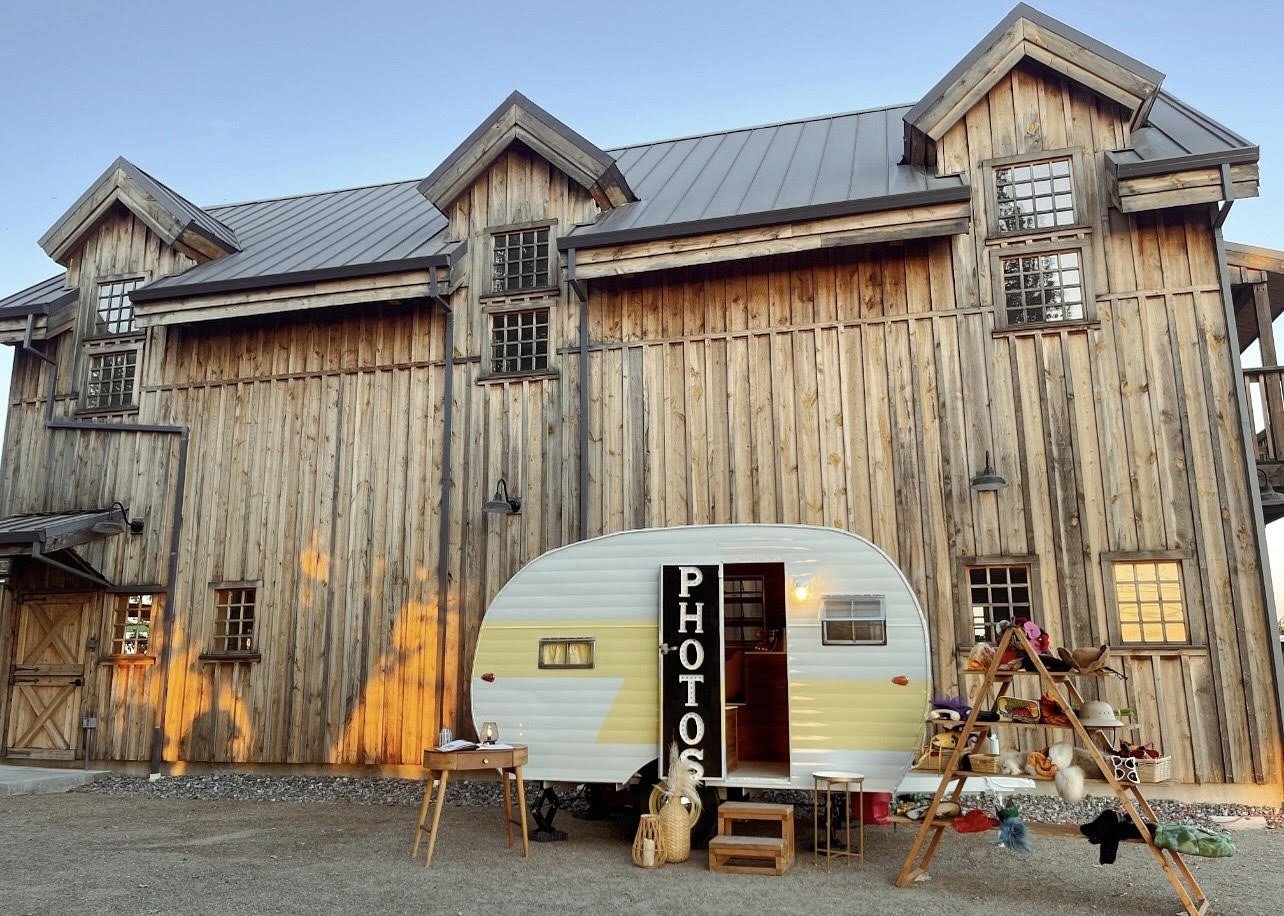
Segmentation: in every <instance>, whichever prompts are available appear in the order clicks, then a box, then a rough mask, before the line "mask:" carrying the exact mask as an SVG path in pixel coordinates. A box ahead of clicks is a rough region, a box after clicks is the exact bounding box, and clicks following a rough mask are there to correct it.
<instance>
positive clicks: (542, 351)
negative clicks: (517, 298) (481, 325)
mask: <svg viewBox="0 0 1284 916" xmlns="http://www.w3.org/2000/svg"><path fill="white" fill-rule="evenodd" d="M548 315H549V309H548V308H547V307H544V308H522V309H512V310H506V311H496V312H492V313H491V316H490V371H491V373H492V374H495V375H517V374H521V373H527V372H545V371H547V370H548Z"/></svg>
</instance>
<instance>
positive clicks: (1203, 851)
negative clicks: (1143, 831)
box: [1155, 824, 1235, 859]
mask: <svg viewBox="0 0 1284 916" xmlns="http://www.w3.org/2000/svg"><path fill="white" fill-rule="evenodd" d="M1155 845H1156V846H1158V847H1159V848H1160V849H1171V850H1172V851H1173V852H1179V853H1181V854H1182V855H1187V856H1204V857H1205V858H1208V859H1220V858H1224V857H1226V856H1233V855H1235V844H1234V843H1232V842H1231V838H1230V837H1228V836H1226V835H1225V834H1221V833H1213V831H1211V830H1206V829H1204V828H1203V827H1196V826H1195V825H1193V824H1160V825H1159V826H1157V827H1156V828H1155Z"/></svg>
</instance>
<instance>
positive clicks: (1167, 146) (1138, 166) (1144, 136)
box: [1107, 89, 1259, 178]
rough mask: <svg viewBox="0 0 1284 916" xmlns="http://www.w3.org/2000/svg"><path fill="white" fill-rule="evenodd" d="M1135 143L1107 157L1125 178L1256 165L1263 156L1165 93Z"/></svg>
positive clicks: (1228, 131)
mask: <svg viewBox="0 0 1284 916" xmlns="http://www.w3.org/2000/svg"><path fill="white" fill-rule="evenodd" d="M1132 140H1133V144H1132V146H1131V147H1130V148H1128V149H1123V150H1118V151H1117V152H1112V153H1108V154H1107V155H1108V156H1109V158H1110V160H1111V161H1112V162H1113V163H1114V164H1115V172H1116V174H1118V175H1119V176H1120V177H1121V178H1129V177H1138V176H1141V175H1152V174H1156V173H1159V172H1167V171H1171V170H1173V169H1174V168H1182V167H1185V168H1198V167H1199V166H1200V165H1201V164H1208V165H1214V164H1220V163H1222V162H1228V163H1234V162H1256V161H1257V158H1258V155H1259V150H1258V148H1257V147H1256V146H1255V145H1253V143H1251V142H1250V141H1248V140H1245V139H1244V138H1243V137H1241V136H1240V135H1239V134H1237V133H1235V132H1234V131H1233V130H1231V129H1229V128H1227V127H1223V126H1222V125H1221V124H1218V123H1217V122H1216V121H1214V120H1213V119H1212V118H1210V117H1208V115H1206V114H1203V113H1202V112H1199V111H1196V110H1195V109H1193V108H1191V107H1190V106H1189V105H1187V104H1186V103H1185V102H1183V101H1182V100H1181V99H1179V98H1177V97H1176V96H1173V95H1170V94H1169V93H1167V92H1165V91H1163V90H1162V89H1161V90H1160V91H1159V94H1158V95H1157V96H1156V97H1155V104H1154V105H1153V106H1152V107H1151V109H1150V116H1149V117H1148V118H1147V119H1146V124H1145V126H1143V127H1140V128H1138V129H1137V130H1135V131H1133V134H1132Z"/></svg>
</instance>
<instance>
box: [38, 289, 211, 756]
mask: <svg viewBox="0 0 1284 916" xmlns="http://www.w3.org/2000/svg"><path fill="white" fill-rule="evenodd" d="M34 325H35V315H34V314H30V315H28V316H27V327H26V329H25V330H24V331H23V335H22V346H21V350H22V352H23V353H26V354H29V355H31V356H34V357H35V358H36V359H39V360H41V361H42V362H44V363H47V364H48V365H49V392H48V395H47V398H46V400H45V419H44V425H45V429H71V430H85V431H97V432H115V433H161V434H165V435H176V436H178V437H179V439H178V472H177V477H176V479H175V482H174V511H173V516H172V518H171V520H170V532H169V563H168V567H167V570H166V573H165V614H164V616H163V617H162V618H161V650H160V659H159V664H158V666H157V667H158V668H159V671H158V676H159V677H160V685H159V687H158V690H157V701H156V710H155V713H154V715H153V718H152V746H151V755H150V761H149V769H150V771H151V772H152V773H159V772H160V765H161V756H162V754H163V751H164V748H165V704H166V698H167V695H168V693H169V666H170V661H171V659H172V658H173V648H172V644H173V641H172V640H171V638H170V637H171V635H172V634H173V632H174V618H175V617H176V616H177V614H176V612H175V605H176V604H177V590H178V551H179V538H180V536H181V535H182V531H183V499H184V495H185V493H184V491H185V489H186V487H187V452H188V448H187V447H188V441H189V434H190V431H189V430H188V428H187V427H186V426H166V425H160V424H154V423H96V422H94V421H92V420H61V419H56V418H55V417H54V415H53V412H54V393H55V391H56V388H57V385H58V361H57V360H56V359H53V358H52V357H50V356H48V355H46V354H44V353H42V352H41V351H39V350H37V349H36V348H35V347H33V346H32V345H31V334H32V330H33V328H34ZM32 556H35V557H36V559H37V560H39V561H40V562H45V563H50V562H53V563H55V565H59V564H57V563H56V561H51V560H49V558H48V557H45V556H43V555H40V556H37V555H36V550H35V548H34V545H33V549H32ZM81 575H83V574H81Z"/></svg>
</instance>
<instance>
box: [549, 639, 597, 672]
mask: <svg viewBox="0 0 1284 916" xmlns="http://www.w3.org/2000/svg"><path fill="white" fill-rule="evenodd" d="M539 666H540V667H541V668H592V667H593V639H592V638H590V637H588V636H572V637H570V638H563V637H556V638H548V639H541V640H540V641H539Z"/></svg>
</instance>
